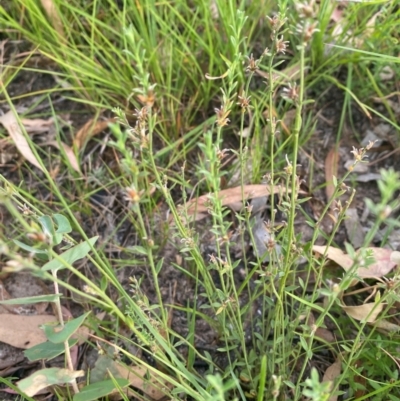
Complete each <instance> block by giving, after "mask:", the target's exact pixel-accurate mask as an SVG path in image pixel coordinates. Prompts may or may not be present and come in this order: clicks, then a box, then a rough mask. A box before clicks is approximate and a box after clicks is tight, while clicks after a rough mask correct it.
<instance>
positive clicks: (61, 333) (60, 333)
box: [43, 312, 91, 344]
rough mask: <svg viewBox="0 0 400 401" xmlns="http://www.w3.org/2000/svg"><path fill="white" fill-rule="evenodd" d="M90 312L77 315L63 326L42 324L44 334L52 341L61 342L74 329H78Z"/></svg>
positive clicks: (72, 332) (65, 339)
mask: <svg viewBox="0 0 400 401" xmlns="http://www.w3.org/2000/svg"><path fill="white" fill-rule="evenodd" d="M90 313H91V312H87V313H85V314H84V315H82V316H79V317H77V318H76V319H72V320H70V321H69V322H67V323H65V325H64V327H62V326H60V325H57V326H51V325H44V326H43V329H44V334H45V335H46V337H47V339H48V340H49V341H51V342H52V343H55V344H57V343H63V342H64V341H67V340H68V339H69V338H70V337H71V336H72V334H74V333H75V332H76V330H78V329H79V327H80V326H81V325H82V323H83V322H84V320H85V319H86V318H87V316H88V315H89V314H90Z"/></svg>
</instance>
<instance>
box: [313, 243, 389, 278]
mask: <svg viewBox="0 0 400 401" xmlns="http://www.w3.org/2000/svg"><path fill="white" fill-rule="evenodd" d="M313 251H314V252H318V253H319V254H321V255H324V254H325V251H326V255H327V257H328V259H330V260H333V261H334V262H335V263H337V264H338V265H339V266H340V267H342V268H343V269H344V270H345V271H348V270H350V269H351V267H352V266H353V264H354V262H353V259H352V258H351V257H350V256H349V255H347V254H345V253H344V252H343V251H342V250H341V249H338V248H334V247H333V246H330V247H328V249H327V247H326V246H320V245H314V246H313ZM359 251H360V250H359ZM359 251H357V253H358V252H359ZM365 251H369V252H371V253H372V257H373V258H374V259H375V263H373V264H371V265H369V266H368V267H359V268H358V269H357V271H356V273H357V275H358V276H359V277H360V278H362V279H364V278H375V279H376V278H381V277H383V276H386V275H387V274H388V273H390V272H391V271H392V270H393V269H394V267H395V266H396V263H394V262H392V261H391V259H390V257H391V254H392V253H393V251H391V250H390V249H385V248H365Z"/></svg>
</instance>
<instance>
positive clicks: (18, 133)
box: [0, 110, 43, 171]
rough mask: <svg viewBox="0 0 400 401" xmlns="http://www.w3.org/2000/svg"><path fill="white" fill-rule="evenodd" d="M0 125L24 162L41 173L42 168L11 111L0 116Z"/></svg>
mask: <svg viewBox="0 0 400 401" xmlns="http://www.w3.org/2000/svg"><path fill="white" fill-rule="evenodd" d="M0 123H1V124H3V126H4V128H5V129H6V130H7V132H8V134H9V135H10V137H11V139H12V140H13V141H14V144H15V146H16V147H17V149H18V150H19V152H20V153H21V154H22V156H24V157H25V159H26V160H28V161H29V162H30V163H32V164H33V165H34V166H36V167H37V168H39V169H40V170H42V171H43V169H42V166H41V165H40V163H39V161H38V160H37V159H36V157H35V155H34V154H33V152H32V150H31V148H30V147H29V144H28V141H27V140H26V138H25V136H24V134H23V132H22V130H21V127H20V125H19V123H18V120H17V117H16V115H15V114H14V113H13V111H12V110H10V111H9V112H7V113H6V114H3V115H2V116H0Z"/></svg>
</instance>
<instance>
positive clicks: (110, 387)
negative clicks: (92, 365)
mask: <svg viewBox="0 0 400 401" xmlns="http://www.w3.org/2000/svg"><path fill="white" fill-rule="evenodd" d="M115 384H117V385H118V386H119V387H122V388H123V387H126V386H127V385H128V384H129V380H126V379H114V380H104V381H101V382H98V383H93V384H89V385H88V386H86V387H84V388H83V389H82V390H81V392H80V393H78V394H75V395H74V398H73V401H93V400H99V399H100V398H102V397H105V396H106V395H108V394H111V393H112V392H113V391H114V390H115V389H116V386H115Z"/></svg>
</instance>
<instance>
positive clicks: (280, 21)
mask: <svg viewBox="0 0 400 401" xmlns="http://www.w3.org/2000/svg"><path fill="white" fill-rule="evenodd" d="M267 19H268V22H269V24H270V26H271V29H272V31H273V32H278V31H279V30H280V29H281V28H282V26H283V25H284V23H285V22H286V20H287V18H282V16H281V14H279V13H278V14H275V15H274V16H273V17H272V18H271V17H269V16H268V15H267Z"/></svg>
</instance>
